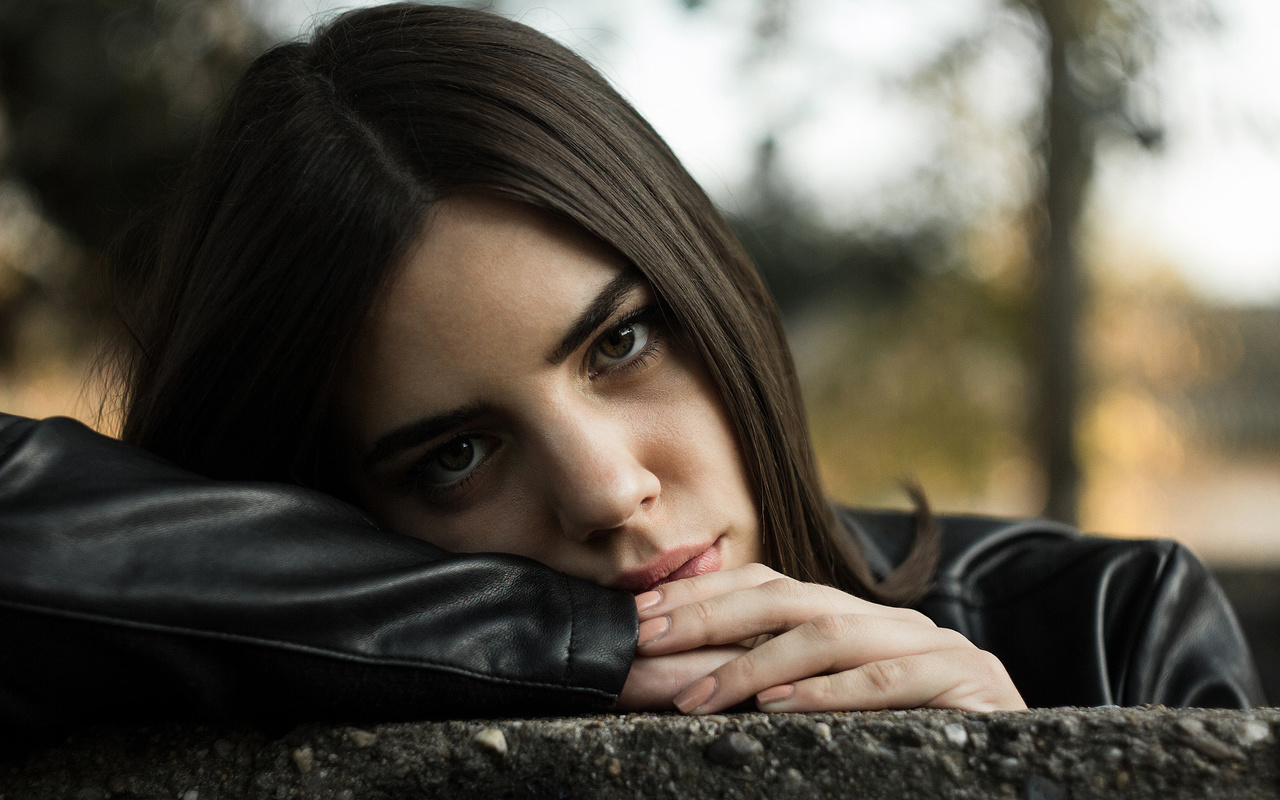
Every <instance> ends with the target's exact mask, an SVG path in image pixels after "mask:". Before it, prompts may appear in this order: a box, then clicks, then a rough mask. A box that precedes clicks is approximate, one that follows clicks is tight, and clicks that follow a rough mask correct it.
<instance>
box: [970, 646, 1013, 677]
mask: <svg viewBox="0 0 1280 800" xmlns="http://www.w3.org/2000/svg"><path fill="white" fill-rule="evenodd" d="M974 666H975V668H976V671H977V673H978V674H979V675H980V676H982V677H983V678H985V679H986V682H987V683H998V682H1003V681H1004V680H1005V678H1006V675H1007V673H1006V672H1005V668H1004V663H1003V662H1001V661H1000V659H999V658H997V657H996V655H995V654H994V653H990V652H988V651H986V650H977V651H976V652H975V653H974Z"/></svg>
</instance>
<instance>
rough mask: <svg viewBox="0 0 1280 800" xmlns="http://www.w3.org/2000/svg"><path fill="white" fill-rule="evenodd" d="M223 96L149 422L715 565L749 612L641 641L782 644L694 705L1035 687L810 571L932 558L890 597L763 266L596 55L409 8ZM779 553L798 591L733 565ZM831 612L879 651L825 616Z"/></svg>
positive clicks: (384, 511)
mask: <svg viewBox="0 0 1280 800" xmlns="http://www.w3.org/2000/svg"><path fill="white" fill-rule="evenodd" d="M229 107H230V109H231V111H230V113H229V114H228V115H226V116H225V117H224V118H223V119H222V121H221V124H220V126H219V130H218V131H217V132H216V133H215V134H214V136H213V138H212V140H211V146H210V147H209V148H207V149H206V150H205V151H204V153H203V154H202V157H201V159H200V161H199V162H198V164H197V166H196V167H195V169H194V171H193V173H192V175H191V176H190V177H189V179H188V183H187V186H188V187H189V188H188V189H186V190H185V192H184V202H185V205H184V206H183V207H182V208H181V209H180V210H179V211H178V212H177V214H175V216H174V220H175V222H174V224H173V225H172V226H171V227H170V228H169V230H168V231H167V232H166V237H165V238H164V239H162V244H161V249H160V251H159V255H158V257H157V261H156V264H155V266H154V267H153V270H154V272H155V274H156V275H157V276H158V278H159V280H160V281H161V282H162V285H161V287H160V290H159V291H158V292H156V293H155V294H154V295H153V296H152V298H151V301H152V305H151V306H150V307H149V308H144V309H143V311H142V313H141V314H140V315H139V322H138V325H137V326H136V327H137V332H138V338H139V341H140V342H141V343H142V351H141V352H142V353H143V354H144V356H143V357H142V358H140V359H139V360H138V361H136V362H135V367H136V368H135V371H134V373H133V374H132V376H131V380H130V382H129V386H130V393H129V403H128V411H127V416H126V421H125V429H124V438H125V440H126V441H129V442H132V443H134V444H137V445H139V446H141V447H143V448H146V449H148V450H151V451H153V452H156V453H159V454H160V455H162V456H165V457H166V458H169V459H171V460H173V461H175V462H176V463H178V464H180V465H182V466H185V467H187V468H189V469H192V470H194V471H196V472H199V473H201V474H204V475H208V476H210V477H214V478H234V479H245V478H255V479H260V478H265V479H268V480H277V481H284V480H291V479H292V480H297V481H300V482H303V483H307V484H310V485H313V486H316V487H318V488H322V489H325V490H327V491H329V492H332V493H334V494H337V495H339V496H341V497H344V498H346V499H350V500H353V501H356V502H357V503H359V504H360V505H362V506H363V507H365V508H366V509H367V510H369V511H370V512H371V513H373V514H374V515H375V516H376V517H378V518H379V519H381V520H382V521H383V522H385V523H387V524H388V525H389V526H390V527H391V528H392V529H393V530H396V531H398V532H401V533H406V534H409V535H414V536H418V537H420V538H423V539H426V540H427V541H430V542H432V543H434V544H437V545H440V546H442V547H444V548H445V549H447V550H452V551H473V552H492V551H498V552H506V553H513V554H516V555H523V556H527V557H530V558H534V559H535V560H538V561H540V562H542V563H544V564H546V565H548V566H550V567H552V568H554V569H557V570H559V571H562V572H565V573H568V574H570V575H573V576H575V577H579V578H583V579H585V580H590V581H594V582H597V583H601V584H604V585H609V586H612V587H615V588H621V589H627V590H630V591H632V592H637V593H638V592H642V591H644V590H645V589H648V588H650V586H651V585H655V584H657V583H658V582H659V581H660V580H663V579H667V578H669V577H672V576H675V577H685V576H690V575H694V574H699V573H703V572H710V571H720V570H723V576H724V578H723V579H718V580H716V579H711V578H710V577H708V578H707V579H705V580H703V581H700V582H698V584H697V588H695V589H694V592H695V594H696V599H711V598H712V597H716V598H722V601H723V602H725V603H727V604H728V605H727V607H728V608H732V609H735V610H737V611H739V612H741V616H739V615H732V614H731V615H726V616H725V617H724V618H717V619H715V620H713V621H711V624H710V625H709V626H708V630H706V631H698V632H695V631H693V630H686V629H687V628H689V627H690V626H692V625H693V622H689V623H686V624H679V623H678V622H677V621H676V617H678V616H680V614H681V613H682V612H680V611H675V612H673V614H674V616H672V617H670V619H671V621H672V622H673V623H675V624H673V625H672V631H671V633H669V634H667V635H666V636H664V637H663V640H662V642H661V644H659V642H658V641H656V634H651V628H652V626H653V625H661V624H663V622H664V621H665V620H667V619H668V616H667V615H666V614H663V615H661V616H660V617H658V618H657V622H655V623H649V622H648V621H646V622H645V624H644V626H643V627H642V629H641V637H642V639H654V641H653V642H652V643H651V644H646V643H644V642H642V644H641V650H640V652H641V654H642V655H649V654H650V653H651V652H652V653H661V654H664V655H665V654H668V653H669V652H684V651H685V650H687V649H689V648H690V647H692V646H693V645H694V644H696V645H712V646H717V647H728V646H732V645H734V643H736V642H739V641H742V640H746V639H751V638H755V637H758V636H760V635H762V634H767V633H782V635H780V636H779V637H778V640H777V641H776V642H771V643H765V644H762V645H761V646H760V647H759V648H758V649H757V650H756V651H754V652H753V653H750V654H747V655H743V656H742V658H741V660H738V659H736V658H735V659H734V661H732V662H730V663H729V664H726V665H725V666H723V667H721V668H720V669H719V670H717V671H716V672H714V673H712V674H711V675H710V676H707V677H706V678H704V682H703V683H701V684H698V685H697V686H694V687H690V688H689V690H688V691H687V692H686V693H685V694H682V695H680V697H678V698H676V705H677V706H678V707H681V708H682V709H683V710H702V711H713V710H718V709H721V708H724V707H726V706H727V705H733V704H736V703H738V702H740V701H743V700H745V699H749V698H750V697H752V696H753V695H754V694H756V693H757V692H763V691H766V690H773V691H774V694H775V695H776V694H777V693H779V692H784V691H787V689H786V688H785V687H786V686H789V685H790V684H789V683H788V682H789V681H791V680H792V679H799V678H809V677H811V676H814V675H818V674H821V673H824V672H827V671H830V670H832V669H835V670H837V674H839V673H841V672H844V671H846V670H841V669H839V668H840V667H848V670H847V671H850V672H851V677H852V678H853V679H857V678H860V677H861V676H862V675H863V674H873V673H870V672H869V670H872V669H882V670H887V669H897V668H898V666H897V665H899V664H900V665H901V667H902V668H903V669H907V670H910V671H911V672H912V675H913V678H914V676H915V674H916V673H917V672H918V673H919V679H918V680H915V679H913V680H910V681H907V682H905V683H904V685H903V686H902V687H901V688H900V689H898V690H897V691H900V692H902V694H901V695H900V696H898V695H895V694H892V693H890V694H888V695H885V694H884V693H883V692H880V693H879V694H880V695H881V696H879V697H877V699H876V700H875V701H874V703H876V704H882V705H895V706H896V705H908V706H911V705H920V704H925V703H928V702H934V703H936V704H938V705H953V704H958V705H962V706H963V707H968V708H973V709H975V710H977V709H989V708H1010V707H1011V708H1020V707H1022V706H1023V703H1022V700H1021V698H1020V697H1019V696H1018V693H1017V691H1016V690H1015V689H1014V687H1013V685H1012V683H1011V682H1010V681H1009V679H1008V677H1007V676H1006V675H1004V673H1003V670H1001V669H1000V668H999V664H998V663H993V662H994V659H991V658H990V657H989V656H987V655H986V654H984V653H982V652H981V651H979V650H977V649H976V648H974V647H973V646H972V645H971V644H970V643H969V642H968V641H967V640H965V639H964V638H963V637H962V636H959V635H958V634H956V633H955V632H954V631H951V630H947V629H943V628H938V627H937V626H935V625H933V624H932V623H931V622H929V621H928V620H926V619H924V618H923V617H922V615H920V614H919V613H917V612H913V611H904V610H901V609H897V608H892V607H888V606H884V605H877V604H873V603H868V602H865V601H863V600H860V599H858V598H857V597H854V596H851V595H849V594H846V593H845V592H842V591H835V590H833V589H831V588H829V587H827V586H820V585H818V584H816V583H812V582H813V581H820V582H822V583H825V584H831V585H834V586H841V587H847V588H849V589H851V590H852V591H853V592H855V593H856V594H858V595H861V596H863V597H867V598H875V599H878V600H884V599H906V597H908V596H910V594H912V593H915V594H918V593H919V589H920V588H921V587H922V586H923V585H924V583H925V581H926V580H927V579H928V577H929V575H928V569H927V568H928V567H929V566H930V564H929V559H928V558H927V554H926V553H924V552H922V553H921V554H920V555H918V556H917V558H916V559H915V561H914V562H913V564H912V566H911V567H908V569H907V570H906V571H904V572H903V573H901V574H900V575H899V576H898V578H897V583H896V584H890V585H887V586H884V587H879V586H877V584H876V582H875V580H874V579H873V578H872V576H871V575H870V572H869V570H868V568H867V564H866V562H865V560H864V559H862V558H861V557H860V555H859V554H858V553H857V552H856V550H853V549H850V552H849V553H848V554H847V556H846V554H844V553H842V552H841V551H840V550H839V549H838V545H837V542H839V541H843V539H842V538H837V537H836V535H834V534H835V530H834V524H835V520H834V517H833V515H832V513H831V511H830V509H829V507H828V505H827V503H826V501H825V500H824V499H823V497H822V495H821V491H820V488H819V484H818V480H817V477H816V471H815V468H814V463H813V458H812V455H811V453H810V450H809V445H808V440H807V436H806V433H805V428H804V418H803V410H802V407H801V404H800V400H799V393H798V390H797V388H796V381H795V377H794V373H793V370H792V367H791V363H790V360H789V357H788V354H787V349H786V343H785V341H784V340H783V337H782V333H781V324H780V322H779V320H778V317H777V314H776V312H775V311H774V309H773V306H772V304H771V302H770V301H769V299H768V296H767V294H766V292H765V289H764V287H763V285H762V284H761V282H760V279H759V278H758V277H757V275H756V273H755V271H754V270H753V268H752V266H751V264H750V263H749V261H748V260H747V259H746V257H745V256H744V255H743V253H742V252H741V250H740V249H739V247H738V246H737V244H736V242H735V240H734V238H733V236H732V234H731V233H730V232H729V229H728V226H727V225H726V224H725V222H724V220H723V219H722V218H721V217H720V215H719V214H718V213H717V212H716V210H715V209H714V207H713V206H712V204H711V203H710V202H709V201H708V199H707V197H706V196H705V194H704V193H703V192H702V191H701V190H700V189H699V188H698V186H697V185H696V184H695V183H694V182H693V181H692V179H691V178H690V177H689V176H688V174H687V173H686V172H685V171H684V169H683V168H682V167H681V166H680V164H679V163H678V161H677V160H676V159H675V157H674V156H673V155H672V154H671V152H670V151H669V150H668V148H667V147H666V146H665V144H663V142H662V141H661V139H660V138H658V136H657V135H656V134H655V133H654V132H653V131H652V129H651V128H650V127H649V126H648V124H647V123H645V122H644V120H643V119H641V118H640V117H639V116H638V115H637V114H636V113H635V111H634V110H633V109H632V108H631V107H630V106H629V105H627V104H626V103H625V101H623V100H622V99H621V98H620V97H619V96H618V95H617V93H616V92H614V91H613V90H612V89H611V88H610V87H609V86H608V84H607V83H606V82H605V81H604V80H603V79H602V78H601V77H600V76H599V75H598V74H596V73H595V71H594V70H592V69H591V68H590V67H588V66H587V65H586V64H585V62H583V61H582V60H581V59H579V58H577V57H576V56H574V55H573V54H572V53H570V52H568V51H567V50H565V49H564V48H563V47H561V46H559V45H557V44H555V43H554V42H552V41H551V40H550V39H548V38H547V37H545V36H543V35H541V34H538V33H536V32H534V31H532V30H531V29H529V28H526V27H524V26H522V25H519V24H516V23H513V22H510V21H508V20H504V19H502V18H500V17H496V16H494V15H491V14H486V13H480V12H471V11H464V10H459V9H453V8H446V7H427V6H414V5H396V6H386V7H382V8H377V9H371V10H366V11H357V12H353V13H350V14H347V15H344V16H342V17H340V18H339V19H337V20H336V21H335V22H333V23H332V24H330V25H329V26H327V27H326V28H325V29H323V30H321V31H320V32H319V33H318V34H317V35H316V37H315V39H314V40H313V42H312V43H311V44H310V45H301V44H296V45H286V46H284V47H281V48H278V49H276V50H274V51H273V52H272V53H270V54H268V55H266V56H265V57H263V58H261V59H259V61H258V62H257V63H256V64H255V65H254V66H253V67H252V68H251V69H250V71H249V74H248V75H247V76H246V78H245V79H244V81H242V82H241V84H240V87H239V90H238V91H237V93H236V95H235V96H234V98H233V99H232V101H231V104H230V106H229ZM233 422H234V423H235V424H234V425H233V424H232V423H233ZM233 430H234V431H236V433H235V434H231V435H229V434H228V431H233ZM464 484H465V485H464ZM477 484H479V485H477ZM922 544H928V542H927V541H924V542H922ZM761 561H763V562H764V563H766V564H768V565H769V566H770V567H772V568H773V569H776V570H778V571H779V572H780V573H782V574H785V575H788V576H790V577H791V579H792V580H783V579H782V577H781V575H779V574H775V573H773V572H771V571H769V572H765V571H761V570H758V569H754V568H752V569H737V568H744V567H747V566H748V565H750V564H756V563H758V562H761ZM912 567H914V573H913V571H912ZM773 580H778V581H780V583H778V584H771V581H773ZM725 581H727V582H725ZM757 584H761V585H762V588H760V589H758V590H755V591H748V589H749V588H750V587H752V586H754V585H757ZM777 587H781V588H777ZM707 592H711V594H710V595H706V596H705V597H704V596H703V595H705V594H706V593H707ZM895 592H896V594H897V596H896V597H895ZM669 603H670V600H668V604H669ZM656 608H662V609H664V610H665V609H667V608H668V606H656ZM688 610H689V611H691V610H692V609H688ZM833 615H834V616H833ZM828 617H830V618H831V619H835V620H839V621H840V622H838V623H837V624H841V625H843V624H847V623H846V620H853V619H857V620H860V621H859V622H858V623H857V630H856V631H853V630H850V631H848V632H847V633H846V635H844V636H842V637H840V638H841V641H842V642H844V641H846V640H852V639H854V638H857V639H859V640H861V642H862V644H861V645H860V646H859V647H856V648H852V649H847V650H839V649H838V648H837V649H836V650H833V649H832V648H830V647H828V646H826V644H825V642H823V641H822V640H821V639H815V638H814V635H813V634H811V633H809V632H808V630H809V628H812V627H814V626H818V625H824V624H827V623H824V622H822V620H826V619H828ZM863 619H868V620H870V619H875V620H877V621H878V622H877V623H876V624H874V625H872V624H871V623H869V622H861V620H863ZM784 629H785V630H786V631H788V632H784ZM791 629H794V630H795V633H794V634H792V633H790V632H789V631H790V630H791ZM688 637H694V638H696V639H697V641H696V643H695V642H694V641H693V639H692V638H688ZM806 641H811V643H810V644H809V645H808V646H804V645H803V643H804V642H806ZM798 645H799V646H798ZM672 648H674V649H672ZM837 650H838V652H837ZM719 652H720V653H721V654H722V655H723V656H724V657H730V656H734V655H736V653H735V652H734V651H733V650H721V651H719ZM709 654H710V651H704V652H703V655H704V657H705V656H707V655H709ZM832 659H835V660H832ZM868 659H870V660H869V661H868V662H867V663H869V664H875V665H877V666H875V667H867V668H866V669H865V670H864V671H863V672H857V671H856V669H857V668H858V667H861V666H862V664H863V662H864V661H866V660H868ZM766 667H767V669H766ZM747 670H751V671H753V672H754V673H755V674H756V676H757V677H755V678H754V679H753V680H744V678H743V674H744V672H745V671H747ZM765 674H768V675H769V680H772V681H773V683H769V682H768V681H765V682H764V683H762V682H761V681H762V679H763V676H764V675H765ZM775 679H776V680H775ZM707 682H715V683H718V684H725V686H724V687H723V688H722V689H721V690H720V691H719V692H717V696H716V697H715V698H714V699H712V700H708V701H706V702H697V703H693V702H692V700H693V699H697V695H698V694H699V692H701V691H702V690H703V687H705V686H706V685H708V684H707ZM828 682H829V681H828V680H827V679H825V678H823V679H821V680H817V681H815V683H814V684H813V685H815V686H818V685H826V683H828ZM643 683H644V680H643V677H642V676H639V675H638V676H637V677H636V681H635V682H633V686H638V685H639V684H643ZM729 684H732V687H733V688H732V689H731V690H730V689H729V686H728V685H729ZM775 684H777V686H776V687H775ZM809 685H810V684H803V683H802V684H799V685H797V686H796V689H797V691H804V687H805V686H809ZM636 691H637V692H639V689H637V690H636ZM862 693H863V694H865V693H866V690H862ZM773 696H774V695H767V696H766V697H773ZM629 699H630V692H624V702H626V701H628V700H629ZM645 699H646V700H650V699H651V698H649V697H648V695H647V694H646V698H645ZM652 699H654V700H656V698H652ZM665 700H666V702H667V703H669V702H670V701H671V698H669V697H668V698H665ZM639 702H644V701H639ZM780 702H781V701H780ZM790 702H793V703H794V702H799V701H798V700H793V701H790ZM814 702H816V701H814ZM823 702H825V703H828V704H830V703H835V704H836V705H837V706H839V707H845V706H848V707H858V706H860V705H862V704H864V703H865V702H866V701H865V700H862V699H855V698H854V697H852V696H850V697H848V698H844V697H841V698H831V699H827V700H824V701H823ZM691 703H692V704H691ZM814 707H816V706H814Z"/></svg>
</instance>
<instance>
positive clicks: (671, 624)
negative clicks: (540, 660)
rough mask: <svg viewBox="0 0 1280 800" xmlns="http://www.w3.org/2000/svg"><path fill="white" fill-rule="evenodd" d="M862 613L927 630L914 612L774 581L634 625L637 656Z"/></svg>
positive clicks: (925, 622) (807, 585)
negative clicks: (816, 618)
mask: <svg viewBox="0 0 1280 800" xmlns="http://www.w3.org/2000/svg"><path fill="white" fill-rule="evenodd" d="M850 614H852V615H865V616H874V617H883V618H886V619H891V620H894V621H896V622H899V623H908V624H915V625H918V626H922V627H928V628H933V627H935V626H934V624H933V622H932V621H931V620H930V619H929V618H928V617H926V616H925V615H923V614H921V613H920V612H918V611H913V610H911V609H906V608H893V607H890V606H882V605H877V604H875V603H870V602H868V601H866V600H863V599H861V598H858V597H854V596H853V595H850V594H846V593H844V592H841V591H840V590H839V589H834V588H832V587H830V586H822V585H819V584H814V583H801V582H800V581H796V580H792V579H791V578H775V579H774V580H770V581H766V582H764V583H761V584H759V585H756V586H751V587H749V588H746V589H741V590H739V591H734V592H729V593H726V594H721V595H716V596H714V597H709V598H705V599H701V600H695V601H693V602H689V603H686V604H684V605H681V606H677V607H675V608H672V609H670V610H669V611H667V613H665V614H662V615H660V616H656V617H650V618H649V619H646V620H644V621H642V622H641V623H640V631H639V633H640V635H639V638H638V640H637V649H638V652H640V653H643V654H644V655H660V654H663V653H675V652H679V651H681V650H691V649H693V648H696V647H704V646H707V645H720V644H729V643H731V642H741V641H745V640H747V639H751V638H754V637H757V636H760V635H761V634H779V633H783V632H785V631H788V630H791V629H792V628H795V627H798V626H800V625H803V624H804V623H806V622H808V621H809V620H811V619H814V618H815V617H819V616H824V615H825V616H831V615H836V616H841V615H850Z"/></svg>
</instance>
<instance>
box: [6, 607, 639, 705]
mask: <svg viewBox="0 0 1280 800" xmlns="http://www.w3.org/2000/svg"><path fill="white" fill-rule="evenodd" d="M0 608H10V609H14V610H17V611H23V612H27V613H32V614H39V615H43V616H47V617H59V618H64V619H70V620H76V621H82V622H96V623H101V624H105V625H112V626H114V627H117V628H125V629H134V630H143V631H149V632H152V633H161V634H170V635H175V636H188V637H191V638H194V639H210V640H219V641H229V642H236V643H240V644H248V645H255V646H259V647H265V648H268V649H275V650H283V651H288V652H295V653H300V654H304V655H313V656H322V657H328V658H333V659H335V660H339V661H348V662H352V663H356V664H365V665H369V666H392V667H409V668H418V669H423V668H426V670H427V671H436V672H447V673H450V674H454V675H459V676H463V677H468V678H475V679H477V680H482V681H487V682H490V683H497V684H503V685H508V686H519V687H528V688H537V689H556V690H560V691H564V692H571V693H580V694H589V695H594V696H598V697H601V698H604V699H612V698H613V697H614V695H612V694H610V693H609V692H606V691H604V690H602V689H593V688H590V687H577V686H566V685H563V684H555V683H547V682H545V681H528V680H519V679H516V678H504V677H500V676H496V675H489V674H486V673H483V672H477V671H475V670H469V669H466V668H464V667H457V666H452V665H448V664H442V663H439V662H436V661H430V660H428V659H422V660H410V659H403V658H390V657H380V656H366V655H360V654H358V653H347V652H343V651H341V650H333V649H330V648H325V647H317V646H314V645H305V644H297V643H293V642H283V641H279V640H276V639H266V638H260V637H257V636H248V635H245V634H239V633H227V632H225V631H202V630H198V629H194V628H184V627H181V626H177V625H165V624H163V623H157V622H143V621H140V620H131V619H121V618H119V617H108V616H103V615H100V614H90V613H86V612H83V611H72V610H69V609H59V608H46V607H42V606H36V605H30V604H27V603H22V602H16V601H13V600H0Z"/></svg>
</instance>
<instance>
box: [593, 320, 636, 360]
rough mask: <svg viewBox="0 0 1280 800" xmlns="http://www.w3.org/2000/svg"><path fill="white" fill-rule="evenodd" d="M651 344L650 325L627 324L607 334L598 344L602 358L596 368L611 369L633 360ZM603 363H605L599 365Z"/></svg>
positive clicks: (598, 350)
mask: <svg viewBox="0 0 1280 800" xmlns="http://www.w3.org/2000/svg"><path fill="white" fill-rule="evenodd" d="M648 343H649V325H648V323H645V322H639V321H633V322H626V323H623V324H622V325H619V326H618V327H616V328H614V329H613V330H611V331H609V332H608V333H606V334H605V335H604V336H602V337H601V338H600V341H599V342H598V343H597V344H596V353H597V354H598V355H599V356H600V357H599V358H598V359H596V360H597V364H596V366H604V367H610V366H614V365H616V364H620V363H622V362H623V361H626V360H627V359H629V358H632V357H633V356H635V355H636V354H637V353H639V352H640V351H642V350H644V348H645V346H646V345H647V344H648ZM599 362H603V363H599Z"/></svg>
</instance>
